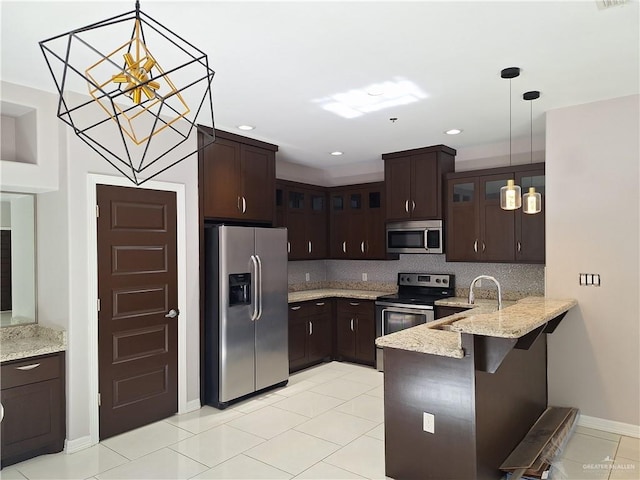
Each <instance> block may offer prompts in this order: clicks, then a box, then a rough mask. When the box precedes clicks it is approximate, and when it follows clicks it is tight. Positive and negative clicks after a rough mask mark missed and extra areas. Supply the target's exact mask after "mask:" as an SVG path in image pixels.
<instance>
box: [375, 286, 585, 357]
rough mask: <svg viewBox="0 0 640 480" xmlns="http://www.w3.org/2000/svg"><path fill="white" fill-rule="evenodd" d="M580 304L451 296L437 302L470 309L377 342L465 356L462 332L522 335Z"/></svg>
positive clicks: (426, 351)
mask: <svg viewBox="0 0 640 480" xmlns="http://www.w3.org/2000/svg"><path fill="white" fill-rule="evenodd" d="M577 304H578V302H577V301H576V300H574V299H565V300H557V299H550V298H545V297H526V298H523V299H522V300H518V301H516V302H503V308H502V310H498V305H497V302H496V300H476V303H475V304H474V305H470V304H469V303H468V300H467V299H466V298H461V297H452V298H447V299H444V300H438V301H437V302H436V305H443V306H452V307H462V308H469V310H467V311H463V312H460V313H456V314H454V315H450V316H448V317H445V318H442V319H439V320H436V321H434V322H429V323H426V324H423V325H418V326H416V327H413V328H408V329H406V330H401V331H399V332H395V333H392V334H389V335H385V336H384V337H378V338H377V339H376V345H377V346H378V347H389V348H398V349H401V350H409V351H412V352H418V353H429V354H433V355H440V356H444V357H453V358H462V357H464V350H463V348H462V337H461V333H468V334H473V335H485V336H491V337H502V338H520V337H522V336H524V335H526V334H527V333H529V332H531V331H533V330H535V329H536V328H538V327H539V326H541V325H544V324H545V323H547V322H548V321H549V320H552V319H553V318H555V317H557V316H558V315H560V314H562V313H564V312H566V311H567V310H569V309H571V308H572V307H574V306H575V305H577Z"/></svg>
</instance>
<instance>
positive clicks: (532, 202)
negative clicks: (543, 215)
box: [522, 187, 542, 215]
mask: <svg viewBox="0 0 640 480" xmlns="http://www.w3.org/2000/svg"><path fill="white" fill-rule="evenodd" d="M522 211H523V212H524V213H528V214H529V215H533V214H534V213H540V212H541V211H542V195H540V194H539V193H538V192H536V187H529V192H528V193H525V194H524V195H523V196H522Z"/></svg>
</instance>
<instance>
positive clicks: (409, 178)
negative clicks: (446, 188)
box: [382, 145, 456, 221]
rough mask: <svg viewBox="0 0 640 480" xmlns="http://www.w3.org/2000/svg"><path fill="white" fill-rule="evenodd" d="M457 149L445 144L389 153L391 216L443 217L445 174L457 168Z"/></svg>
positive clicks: (387, 177)
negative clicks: (455, 163)
mask: <svg viewBox="0 0 640 480" xmlns="http://www.w3.org/2000/svg"><path fill="white" fill-rule="evenodd" d="M455 155H456V151H455V150H454V149H452V148H449V147H447V146H445V145H434V146H432V147H424V148H417V149H413V150H405V151H402V152H394V153H385V154H384V155H382V159H383V160H384V161H385V162H384V178H385V183H386V193H387V215H386V216H387V220H388V221H401V220H409V219H410V220H438V219H441V218H442V217H443V207H442V205H443V201H442V196H443V195H442V193H443V175H444V174H446V173H449V172H453V171H454V161H455Z"/></svg>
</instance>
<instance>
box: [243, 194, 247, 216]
mask: <svg viewBox="0 0 640 480" xmlns="http://www.w3.org/2000/svg"><path fill="white" fill-rule="evenodd" d="M242 213H247V200H246V199H245V198H244V196H243V197H242Z"/></svg>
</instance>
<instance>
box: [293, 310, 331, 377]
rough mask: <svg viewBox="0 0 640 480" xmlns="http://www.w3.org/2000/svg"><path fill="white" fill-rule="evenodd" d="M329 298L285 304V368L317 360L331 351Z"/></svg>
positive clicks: (322, 358) (295, 368) (297, 368)
mask: <svg viewBox="0 0 640 480" xmlns="http://www.w3.org/2000/svg"><path fill="white" fill-rule="evenodd" d="M332 305H333V301H332V300H331V299H321V300H312V301H308V302H299V303H292V304H290V305H289V371H290V372H293V371H296V370H300V369H301V368H305V367H308V366H310V365H313V364H315V363H319V362H321V361H323V360H325V359H328V358H331V355H332V342H331V338H332V328H331V327H332V311H333V309H332Z"/></svg>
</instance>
